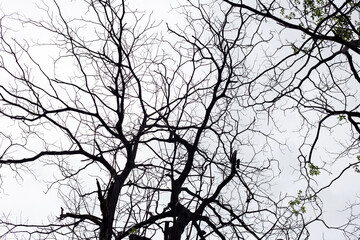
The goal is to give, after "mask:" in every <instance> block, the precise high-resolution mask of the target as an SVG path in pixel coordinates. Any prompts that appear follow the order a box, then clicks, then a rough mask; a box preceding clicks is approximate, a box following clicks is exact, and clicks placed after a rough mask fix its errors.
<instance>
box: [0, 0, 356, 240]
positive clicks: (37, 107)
mask: <svg viewBox="0 0 360 240" xmlns="http://www.w3.org/2000/svg"><path fill="white" fill-rule="evenodd" d="M75 3H77V4H79V5H80V6H81V7H82V8H79V9H78V11H79V12H80V15H81V17H74V16H71V14H69V12H67V11H64V10H63V7H64V6H65V5H64V2H63V1H56V0H53V2H52V3H51V4H50V3H49V5H45V4H44V3H42V5H40V6H39V9H40V10H43V13H44V16H45V17H44V16H41V17H39V19H34V18H26V17H23V16H20V15H9V16H5V17H3V19H2V22H4V23H5V24H1V63H0V66H1V70H2V73H1V74H2V76H3V77H2V78H3V79H5V80H4V81H2V82H1V85H0V101H1V108H0V112H1V114H2V116H1V117H2V118H3V119H7V121H12V123H14V124H16V127H17V129H20V130H21V131H20V133H19V134H10V133H7V132H6V130H4V131H3V132H2V135H1V136H2V147H1V150H2V153H1V158H0V166H1V168H2V169H5V170H6V171H7V170H8V169H11V170H13V171H15V173H16V174H19V176H22V175H24V174H29V173H31V166H32V164H34V163H36V162H41V163H43V164H44V165H45V167H49V168H50V169H54V168H53V167H54V166H55V167H56V169H57V172H56V173H54V179H53V181H52V182H51V184H50V185H49V187H50V188H51V189H53V188H57V189H58V196H59V197H60V198H61V200H62V201H63V205H62V206H59V214H58V216H56V217H54V218H52V219H50V221H49V223H45V224H41V225H40V224H33V223H24V222H16V221H15V222H14V221H12V219H11V218H10V217H8V218H7V217H6V218H5V217H4V218H2V219H1V220H0V224H1V225H0V229H1V230H5V232H4V233H0V234H2V235H0V238H11V237H18V238H21V237H27V238H31V239H101V240H110V239H126V238H128V239H166V240H180V239H280V238H283V239H308V237H309V234H310V232H309V231H310V230H309V229H310V228H309V227H310V226H311V224H312V223H314V222H322V223H324V225H326V226H328V225H327V223H326V221H325V220H324V219H323V218H322V214H323V213H322V202H321V200H320V199H319V198H318V196H319V195H320V194H321V192H322V191H323V190H324V189H327V188H329V187H331V186H332V184H333V183H334V182H335V181H337V180H339V179H340V178H341V177H342V175H343V174H344V172H347V171H348V170H349V169H352V167H355V168H356V166H357V164H358V160H357V159H356V157H353V156H354V155H355V156H356V152H355V151H358V149H359V133H360V131H359V120H358V119H359V112H358V110H359V104H358V103H357V99H358V98H359V96H358V95H359V92H358V84H359V82H360V81H359V77H358V70H357V69H358V62H357V61H356V60H354V59H356V58H355V57H354V56H355V55H356V56H357V55H358V54H359V48H358V47H359V45H358V40H357V39H358V35H359V32H358V28H357V25H356V24H357V23H355V22H353V21H352V20H351V16H352V15H353V14H355V13H356V11H358V8H359V3H358V2H355V1H346V2H345V3H344V4H343V5H336V4H335V3H332V2H330V1H329V2H328V1H315V2H313V3H310V2H306V3H304V4H302V3H298V2H297V1H296V2H292V1H288V2H286V1H283V2H279V3H276V2H270V3H266V2H262V1H256V2H254V3H253V4H252V5H246V4H244V3H242V1H228V0H224V1H208V2H204V3H195V1H185V2H184V3H182V5H181V7H179V8H178V9H174V11H175V10H178V11H177V12H178V13H179V15H180V16H182V17H183V22H181V23H179V25H178V26H171V25H170V24H169V25H166V27H167V28H166V30H167V32H166V34H167V35H166V36H163V35H162V34H165V33H161V32H160V31H159V30H158V29H160V28H161V26H163V25H162V23H158V22H156V21H153V20H152V19H151V18H150V17H149V16H148V15H146V13H142V12H137V11H135V10H132V8H131V7H130V5H128V4H127V3H126V2H125V1H124V0H122V1H115V0H114V1H110V0H96V1H95V0H91V1H90V0H83V1H70V2H67V3H65V4H67V5H66V7H71V6H72V5H71V4H75ZM285 4H288V5H285ZM322 4H323V5H324V6H323V5H322ZM79 5H76V7H79ZM82 9H83V12H81V11H82ZM321 9H323V10H321ZM318 11H323V12H321V14H319V13H318ZM76 14H77V15H79V13H78V12H77V13H76ZM8 19H11V20H12V21H16V22H20V23H22V24H24V26H29V27H31V29H37V31H38V33H46V34H47V35H44V36H46V38H48V39H45V40H44V39H41V38H39V39H36V41H34V42H30V40H28V41H25V40H24V41H21V40H17V39H15V40H14V39H11V38H9V37H7V36H8V34H10V33H9V31H10V29H7V28H6V21H7V20H8ZM285 19H286V20H285ZM269 29H270V30H269ZM344 29H345V30H344ZM292 31H294V32H296V34H297V35H296V34H295V35H296V36H301V35H302V34H303V38H301V37H300V38H296V40H294V41H293V42H291V41H290V40H289V39H291V37H289V38H288V37H287V35H288V34H289V32H290V33H292ZM298 33H299V34H298ZM39 35H40V34H39ZM42 48H43V49H46V51H49V53H51V54H54V55H55V58H54V59H53V61H52V63H51V65H49V63H48V62H47V63H46V62H45V63H44V62H43V60H42V59H40V58H39V55H38V53H37V52H36V50H37V49H42ZM33 49H35V50H33ZM50 50H51V51H50ZM259 56H260V59H258V58H259ZM343 57H345V59H343ZM353 86H355V87H353ZM294 110H295V111H297V113H298V115H296V116H299V117H301V118H299V119H300V125H301V128H302V129H301V131H299V132H298V135H297V136H296V137H297V138H299V139H301V142H300V145H301V146H300V147H299V157H298V166H294V168H295V170H296V171H295V172H296V174H298V175H299V176H300V178H301V179H302V180H304V181H303V182H302V183H303V184H304V185H303V187H304V190H300V191H299V193H298V195H296V196H288V195H287V193H286V192H285V193H281V194H278V195H277V194H274V192H273V190H272V187H273V185H274V184H275V183H276V177H277V176H278V175H280V174H281V173H282V171H281V169H282V168H281V167H280V166H281V164H282V162H283V159H282V158H281V157H280V158H279V157H278V154H279V152H281V151H284V152H285V151H286V149H287V148H288V147H289V146H287V142H286V140H285V139H284V138H282V137H280V136H282V135H281V133H282V131H283V126H279V123H277V120H278V119H279V117H278V116H279V115H280V114H281V113H282V114H284V113H285V114H288V113H289V112H291V111H294ZM334 117H335V118H336V117H338V120H337V121H336V123H335V126H338V125H339V121H340V122H341V121H344V120H346V121H348V122H349V129H350V130H349V133H351V134H350V137H349V139H350V140H348V141H347V142H344V141H340V140H341V139H338V140H339V141H340V144H342V146H343V148H342V149H341V152H340V153H339V152H337V153H334V152H332V153H328V155H327V156H328V158H329V159H327V161H323V162H319V161H317V160H315V159H314V158H315V157H313V156H314V154H315V153H314V152H315V149H316V147H317V144H318V143H319V142H321V141H320V140H319V138H320V137H321V136H322V131H325V130H326V129H330V127H331V126H329V125H328V124H334V123H333V122H328V119H332V118H334ZM280 118H281V117H280ZM324 129H325V130H324ZM314 132H315V134H313V133H314ZM286 134H289V133H288V132H286ZM311 134H313V135H311ZM54 135H56V138H54ZM54 139H55V140H54ZM34 144H36V147H35V148H34V147H33V146H34ZM349 156H350V158H352V160H353V161H352V162H351V163H350V164H349V165H347V166H346V167H344V168H341V169H340V171H339V174H337V175H336V176H335V177H332V178H331V179H330V180H329V182H328V184H327V185H324V186H320V187H319V186H317V185H316V182H315V181H314V179H315V180H316V177H317V175H319V174H320V172H321V174H322V172H326V171H331V166H332V165H334V164H335V163H336V162H337V161H338V159H340V158H344V157H349ZM1 174H2V172H0V177H1V176H2V175H1ZM354 206H355V205H352V206H351V207H354ZM310 210H311V211H312V212H313V213H312V214H311V215H305V213H306V211H310ZM351 216H352V217H353V219H352V220H351V221H349V222H348V224H346V225H345V226H341V227H337V229H338V230H341V231H343V233H344V234H345V235H346V236H347V237H348V238H351V237H353V236H355V235H356V234H358V232H357V231H359V230H356V226H357V225H356V223H357V222H356V220H357V219H356V217H357V215H356V214H355V213H353V214H352V215H351ZM328 227H329V228H331V227H330V226H328ZM354 229H355V230H356V231H353V230H354ZM357 229H358V228H357Z"/></svg>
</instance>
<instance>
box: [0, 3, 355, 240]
mask: <svg viewBox="0 0 360 240" xmlns="http://www.w3.org/2000/svg"><path fill="white" fill-rule="evenodd" d="M32 2H34V1H31V0H0V9H1V11H2V12H4V13H11V12H19V13H24V14H25V15H26V16H29V17H30V16H32V15H33V14H37V10H36V7H35V6H34V5H33V4H32ZM131 2H132V4H136V5H138V8H139V9H141V10H146V11H147V12H151V11H153V12H154V18H155V19H159V20H164V21H165V22H170V24H175V23H176V22H177V21H180V19H177V18H176V17H174V14H173V13H169V11H170V9H171V7H170V3H172V4H174V5H176V4H177V3H176V1H169V0H151V1H149V0H132V1H131ZM69 11H71V10H69ZM16 27H19V26H16ZM22 31H23V30H22ZM25 32H26V31H23V33H25ZM20 34H22V33H20ZM284 119H285V118H284ZM286 121H287V120H286V119H285V120H284V125H286V124H287V123H286ZM344 128H346V123H344ZM0 130H1V127H0ZM293 131H295V129H293ZM339 135H341V132H339ZM294 138H295V139H293V138H292V137H289V140H290V141H289V144H292V145H294V146H296V144H298V142H297V139H296V133H294ZM328 144H334V142H329V143H328V142H325V141H324V142H323V145H324V146H326V145H328ZM294 149H295V148H294ZM288 154H289V155H287V158H288V159H296V157H297V155H298V153H297V152H293V153H288ZM279 156H280V155H279ZM282 157H283V156H282ZM292 164H296V161H292V162H291V161H289V163H288V165H289V166H291V165H292ZM343 164H344V165H346V164H348V162H345V163H343ZM284 168H285V169H286V167H284ZM34 169H36V173H35V174H36V175H38V176H41V179H40V178H39V179H40V180H39V181H37V180H35V178H34V177H33V176H23V181H21V182H20V183H21V184H20V185H19V184H18V183H17V181H16V180H15V178H14V176H13V174H10V175H8V176H6V175H4V172H1V176H2V178H3V180H4V185H3V191H0V211H4V212H11V214H12V215H13V216H20V214H21V216H22V218H23V219H27V218H29V219H31V220H34V219H36V220H37V221H41V220H44V219H46V218H47V216H48V215H49V213H51V214H54V215H58V214H59V213H60V209H59V206H60V201H59V200H57V193H56V191H54V190H53V191H51V192H49V193H48V194H44V191H46V184H44V182H43V181H44V179H45V180H46V179H47V178H50V177H51V172H49V171H48V170H47V169H45V168H43V166H42V165H41V164H37V165H35V166H34ZM0 171H3V169H0ZM44 175H45V176H46V177H45V178H44ZM291 177H292V172H290V171H289V172H286V173H285V174H284V176H283V177H282V178H280V179H279V185H278V186H275V187H274V191H279V190H280V191H282V192H283V193H292V194H294V193H296V192H297V191H298V190H299V188H298V185H297V184H296V183H294V182H293V181H289V180H288V179H289V178H291ZM359 177H360V175H357V174H355V173H353V172H351V173H350V172H349V173H347V174H345V177H344V178H343V179H342V180H341V181H339V182H337V183H336V184H335V186H333V188H331V190H327V191H325V192H324V193H323V196H322V197H323V199H324V204H325V208H324V209H325V216H326V217H327V218H328V219H329V220H330V222H332V223H333V224H334V225H339V224H342V223H344V220H345V219H344V217H345V215H344V213H341V212H340V210H342V209H344V207H345V205H346V202H349V201H355V200H356V201H357V200H358V199H356V198H355V197H356V195H359V194H360V191H359V187H358V180H359ZM318 181H319V185H321V184H324V183H326V182H327V181H328V177H327V174H326V173H324V174H321V175H320V176H319V178H318ZM334 189H335V190H334ZM39 196H41V198H39ZM324 231H326V230H325V229H323V228H321V227H319V228H313V234H312V236H311V237H310V240H318V239H322V237H323V236H324V239H326V240H339V239H343V237H342V235H339V234H334V232H331V231H326V232H324ZM0 234H1V233H0Z"/></svg>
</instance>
